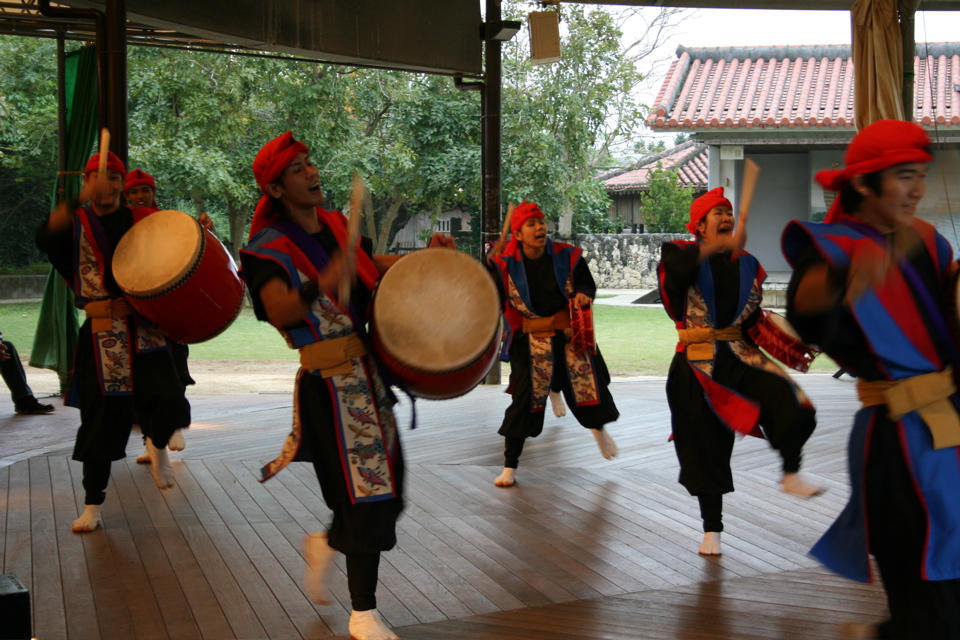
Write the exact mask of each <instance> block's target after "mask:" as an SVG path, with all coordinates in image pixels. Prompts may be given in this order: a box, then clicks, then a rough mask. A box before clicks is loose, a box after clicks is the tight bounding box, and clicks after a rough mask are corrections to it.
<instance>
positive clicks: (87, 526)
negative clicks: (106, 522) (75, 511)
mask: <svg viewBox="0 0 960 640" xmlns="http://www.w3.org/2000/svg"><path fill="white" fill-rule="evenodd" d="M99 526H100V505H98V504H88V505H86V506H84V508H83V513H82V514H80V517H79V518H77V519H76V520H74V521H73V530H74V531H78V532H79V531H93V530H94V529H96V528H97V527H99Z"/></svg>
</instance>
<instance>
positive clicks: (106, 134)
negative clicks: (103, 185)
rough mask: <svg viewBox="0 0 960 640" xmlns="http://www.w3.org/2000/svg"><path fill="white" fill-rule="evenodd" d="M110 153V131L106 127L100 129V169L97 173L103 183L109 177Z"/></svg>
mask: <svg viewBox="0 0 960 640" xmlns="http://www.w3.org/2000/svg"><path fill="white" fill-rule="evenodd" d="M108 153H110V130H109V129H107V128H106V127H104V128H103V129H100V169H99V170H98V171H97V178H98V179H99V180H101V181H102V180H104V179H105V178H106V177H107V154H108Z"/></svg>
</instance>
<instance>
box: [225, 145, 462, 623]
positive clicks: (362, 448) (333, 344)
mask: <svg viewBox="0 0 960 640" xmlns="http://www.w3.org/2000/svg"><path fill="white" fill-rule="evenodd" d="M253 174H254V177H255V178H256V180H257V184H258V185H259V186H260V189H261V191H262V192H263V197H262V198H261V199H260V202H259V204H258V205H257V209H256V212H255V213H254V216H253V221H252V223H251V228H250V236H251V237H250V243H249V244H248V245H247V246H246V247H244V248H243V250H242V251H241V252H240V258H241V262H242V265H243V269H242V271H241V276H242V277H243V278H244V280H246V282H247V286H248V287H249V290H250V296H251V299H252V300H253V306H254V310H255V312H256V315H257V318H258V319H260V320H264V321H268V322H270V324H272V325H273V326H274V327H276V328H277V329H278V330H279V331H280V333H281V334H282V335H283V336H284V337H285V338H286V340H287V344H289V345H290V347H291V348H294V349H299V351H300V365H301V368H300V370H299V372H298V373H297V379H296V383H295V388H294V414H293V432H292V433H291V434H290V436H289V437H288V438H287V441H286V443H285V444H284V447H283V451H282V452H281V455H280V457H278V458H277V459H276V460H274V461H273V462H271V463H269V464H268V465H266V466H265V467H264V469H263V480H267V479H269V478H270V477H272V476H273V475H275V474H276V473H278V472H279V471H280V470H281V469H283V468H284V467H285V466H286V465H287V464H289V463H290V462H292V461H294V460H305V461H310V460H312V461H313V464H314V468H315V470H316V473H317V479H318V480H319V481H320V488H321V490H322V492H323V498H324V501H325V502H326V503H327V506H328V507H329V508H330V509H331V510H332V511H333V522H332V524H331V525H330V527H329V530H328V531H326V532H319V533H313V534H310V535H309V536H307V537H306V538H304V554H305V555H306V558H307V564H308V568H307V573H306V577H305V580H306V589H307V595H308V596H309V598H310V599H311V600H312V601H314V602H316V603H318V604H321V603H326V602H327V601H328V596H327V593H326V588H325V585H324V579H325V575H326V572H327V568H328V567H329V564H330V562H331V559H332V557H333V553H334V552H335V551H339V552H341V553H343V554H344V555H345V556H346V566H347V582H348V586H349V589H350V600H351V603H352V606H353V612H352V614H351V615H350V624H349V630H350V636H351V638H354V639H355V640H390V639H392V638H396V637H397V636H396V635H395V634H394V633H393V632H392V631H391V630H390V628H389V627H387V625H386V624H385V623H384V621H383V619H382V618H381V616H380V614H379V613H378V612H377V609H376V607H377V599H376V589H377V576H378V571H379V564H380V554H381V552H382V551H387V550H389V549H392V548H393V547H394V545H395V544H396V542H397V536H396V520H397V517H398V516H399V515H400V512H401V511H402V509H403V475H404V463H403V455H402V452H401V450H400V440H399V433H398V432H397V425H396V420H395V418H394V414H393V411H392V409H391V407H392V406H393V404H394V403H395V402H396V400H395V398H394V397H393V394H392V393H391V392H390V390H389V388H388V387H387V385H386V384H384V382H383V380H382V378H381V375H380V372H379V370H378V367H377V365H376V363H375V362H374V361H373V360H372V359H371V358H370V356H369V355H367V350H366V346H365V343H364V342H363V340H362V339H361V337H360V336H361V334H363V332H364V331H365V329H364V326H365V325H366V321H367V307H368V303H369V302H370V296H371V292H372V291H373V289H374V287H375V286H376V283H377V281H378V279H379V277H380V275H381V273H383V272H384V271H386V270H387V268H389V267H390V266H391V265H392V264H393V263H394V262H395V261H396V260H397V257H396V256H373V255H372V241H371V240H370V239H369V238H362V239H361V240H360V243H359V250H358V251H357V253H356V258H357V263H356V275H357V282H356V284H355V287H354V289H353V291H352V294H351V297H350V304H349V306H347V307H343V306H341V304H340V302H339V301H338V297H337V293H336V292H337V284H338V282H339V271H340V265H341V258H340V256H341V255H342V254H343V252H344V251H345V249H346V244H347V228H346V219H345V217H344V215H343V214H342V213H340V212H339V211H327V210H325V209H322V208H321V205H322V204H323V202H324V196H323V190H322V189H321V186H320V174H319V171H318V170H317V167H316V165H314V163H313V160H312V159H311V158H310V156H309V149H308V148H307V146H306V145H305V144H303V143H302V142H299V141H298V140H296V139H294V137H293V135H292V134H291V133H290V132H289V131H288V132H287V133H285V134H283V135H282V136H280V137H278V138H276V139H274V140H272V141H270V142H269V143H267V144H266V145H264V147H263V148H262V149H261V150H260V152H259V153H258V154H257V157H256V159H255V160H254V162H253ZM441 238H442V236H441ZM451 242H452V238H446V239H445V240H444V241H441V240H440V238H434V239H432V241H431V245H432V246H439V245H441V244H443V245H446V246H450V243H451Z"/></svg>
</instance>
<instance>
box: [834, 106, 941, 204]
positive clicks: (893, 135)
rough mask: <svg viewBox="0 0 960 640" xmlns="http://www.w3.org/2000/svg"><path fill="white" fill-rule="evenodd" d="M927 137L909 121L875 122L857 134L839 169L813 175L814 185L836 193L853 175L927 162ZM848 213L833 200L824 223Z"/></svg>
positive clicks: (928, 145)
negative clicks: (814, 178) (909, 163)
mask: <svg viewBox="0 0 960 640" xmlns="http://www.w3.org/2000/svg"><path fill="white" fill-rule="evenodd" d="M931 161H933V154H931V153H930V138H929V137H927V133H926V132H925V131H924V130H923V129H922V128H921V127H920V126H919V125H917V124H914V123H913V122H905V121H903V120H877V121H876V122H874V123H873V124H871V125H869V126H867V127H864V128H863V130H862V131H860V133H858V134H857V135H856V136H855V137H854V138H853V140H852V141H851V142H850V145H849V146H848V147H847V152H846V153H845V154H843V163H844V164H845V165H846V167H844V168H843V169H836V170H825V171H819V172H818V173H817V176H816V179H817V182H818V183H819V184H820V186H822V187H823V188H824V189H826V190H828V191H840V190H841V189H843V187H844V185H846V184H847V183H848V182H850V181H851V180H852V179H853V177H854V176H857V175H861V174H865V173H874V172H876V171H882V170H884V169H889V168H890V167H894V166H896V165H898V164H907V163H908V162H931ZM849 215H850V214H849V213H848V212H846V211H844V210H843V207H842V206H841V205H840V198H835V199H834V201H833V204H832V205H831V206H830V211H829V212H828V213H827V217H826V218H825V219H824V222H839V221H840V220H841V219H842V218H843V217H844V216H849Z"/></svg>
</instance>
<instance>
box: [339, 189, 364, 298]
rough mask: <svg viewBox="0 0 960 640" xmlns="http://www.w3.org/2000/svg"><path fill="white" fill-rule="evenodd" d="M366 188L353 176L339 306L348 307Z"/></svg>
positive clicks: (354, 272) (355, 266)
mask: <svg viewBox="0 0 960 640" xmlns="http://www.w3.org/2000/svg"><path fill="white" fill-rule="evenodd" d="M366 193H367V188H366V186H365V185H364V184H363V178H361V177H360V174H359V173H355V174H353V189H352V191H351V192H350V220H349V221H348V222H347V247H346V253H345V256H344V258H345V259H344V261H343V264H342V265H341V266H340V288H339V290H338V297H339V303H340V306H341V307H342V308H343V309H346V308H347V307H349V306H350V288H351V286H352V285H353V278H354V276H355V275H356V273H357V243H358V242H359V241H360V219H361V218H362V217H363V204H364V200H365V199H366Z"/></svg>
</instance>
